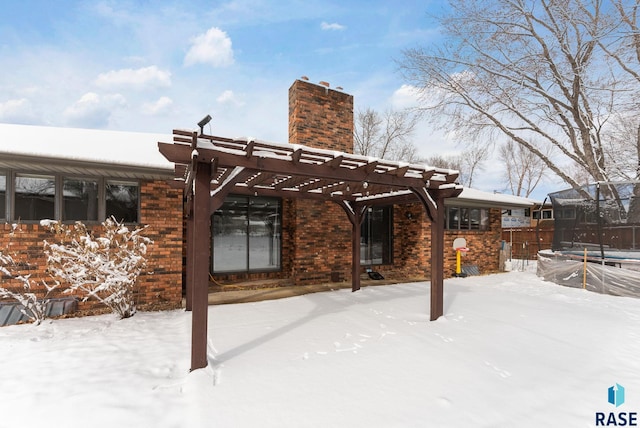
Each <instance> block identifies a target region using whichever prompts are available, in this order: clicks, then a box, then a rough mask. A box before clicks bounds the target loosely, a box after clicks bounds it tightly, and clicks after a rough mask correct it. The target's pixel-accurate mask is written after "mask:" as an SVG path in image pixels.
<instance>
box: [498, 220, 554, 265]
mask: <svg viewBox="0 0 640 428" xmlns="http://www.w3.org/2000/svg"><path fill="white" fill-rule="evenodd" d="M502 240H503V241H506V242H508V243H511V258H512V259H519V260H535V259H536V258H537V254H538V251H540V250H545V249H549V248H551V244H552V242H553V229H536V228H535V227H529V228H518V229H503V230H502Z"/></svg>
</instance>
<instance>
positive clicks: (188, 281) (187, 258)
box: [184, 213, 195, 311]
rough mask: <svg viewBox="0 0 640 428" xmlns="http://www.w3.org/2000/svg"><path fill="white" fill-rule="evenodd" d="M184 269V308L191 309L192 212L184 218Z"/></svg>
mask: <svg viewBox="0 0 640 428" xmlns="http://www.w3.org/2000/svg"><path fill="white" fill-rule="evenodd" d="M185 223H186V235H187V236H186V245H185V247H186V255H185V261H186V263H185V264H186V266H185V267H186V269H185V271H186V272H185V278H184V280H185V285H186V291H187V305H186V310H187V311H191V310H192V309H193V278H194V275H193V273H194V272H193V271H194V269H195V267H194V257H193V254H194V251H193V213H191V214H190V215H189V216H188V217H187V218H186V219H185Z"/></svg>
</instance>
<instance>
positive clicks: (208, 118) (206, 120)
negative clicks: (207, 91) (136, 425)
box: [198, 115, 211, 135]
mask: <svg viewBox="0 0 640 428" xmlns="http://www.w3.org/2000/svg"><path fill="white" fill-rule="evenodd" d="M209 122H211V116H210V115H206V116H205V117H203V118H202V120H201V121H200V122H198V126H199V127H200V135H202V134H204V126H205V125H206V124H207V123H209Z"/></svg>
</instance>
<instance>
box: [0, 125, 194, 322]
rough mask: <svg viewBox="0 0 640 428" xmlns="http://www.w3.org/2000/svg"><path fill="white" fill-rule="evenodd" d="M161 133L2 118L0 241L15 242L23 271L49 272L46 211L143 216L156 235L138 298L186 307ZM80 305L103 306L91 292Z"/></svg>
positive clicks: (178, 219) (175, 196)
mask: <svg viewBox="0 0 640 428" xmlns="http://www.w3.org/2000/svg"><path fill="white" fill-rule="evenodd" d="M161 138H164V136H161V135H153V134H141V133H126V132H113V131H94V130H84V129H68V128H53V127H40V126H24V125H7V124H0V219H1V220H2V223H4V224H2V225H0V230H2V233H0V249H2V250H3V251H5V250H6V249H7V247H8V246H9V249H10V251H11V252H12V253H14V252H17V257H15V258H16V259H17V261H18V262H20V263H23V265H22V267H23V268H24V271H23V272H22V273H23V274H26V273H28V274H30V275H31V278H32V279H33V280H34V283H36V284H39V283H40V281H41V280H48V279H50V278H49V277H48V275H47V274H46V272H45V265H46V260H45V258H44V254H43V240H45V239H47V240H49V241H51V240H52V238H53V236H52V234H51V233H50V232H49V231H48V230H47V229H46V228H45V227H42V226H40V220H41V219H56V220H61V221H63V222H67V223H73V222H74V221H76V220H79V221H82V222H83V223H85V224H86V225H87V226H89V228H90V229H92V230H96V229H98V228H99V227H100V222H101V221H103V220H104V219H105V218H107V217H109V216H112V215H113V216H115V217H116V218H117V219H118V220H124V221H126V222H127V223H132V224H145V225H148V226H149V227H148V229H147V231H146V232H145V234H146V236H148V237H149V238H151V239H152V240H153V241H154V243H153V244H152V245H150V246H149V252H148V254H147V256H148V269H149V271H150V272H151V273H149V274H145V275H142V276H141V277H140V278H139V283H140V287H139V290H140V291H139V293H138V296H137V299H138V306H139V307H140V308H141V309H154V308H177V307H180V305H181V302H182V289H181V288H182V287H181V281H182V204H181V200H180V195H179V193H178V192H176V191H175V190H174V189H171V188H170V187H169V185H168V183H167V180H168V179H169V178H170V177H172V174H173V170H172V169H171V165H169V164H168V163H167V162H166V161H164V159H163V158H162V156H160V155H159V154H158V153H157V141H158V139H161ZM14 228H15V231H14V233H13V234H11V233H10V232H11V231H12V230H13V229H14ZM11 235H13V236H11ZM3 285H5V286H7V285H6V284H3ZM14 285H17V286H19V284H14ZM39 291H40V292H44V289H43V288H41V289H40V290H39ZM65 296H66V295H65ZM53 297H58V296H53ZM79 309H80V310H81V311H100V310H101V308H100V307H99V306H98V305H97V304H96V303H95V302H94V301H93V300H89V301H88V302H86V303H80V305H79ZM102 309H103V308H102Z"/></svg>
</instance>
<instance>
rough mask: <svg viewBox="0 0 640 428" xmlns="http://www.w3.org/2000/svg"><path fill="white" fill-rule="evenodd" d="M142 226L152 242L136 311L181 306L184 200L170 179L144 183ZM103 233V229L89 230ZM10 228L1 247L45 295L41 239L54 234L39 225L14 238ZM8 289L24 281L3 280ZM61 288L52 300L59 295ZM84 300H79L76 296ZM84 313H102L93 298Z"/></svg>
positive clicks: (0, 231)
mask: <svg viewBox="0 0 640 428" xmlns="http://www.w3.org/2000/svg"><path fill="white" fill-rule="evenodd" d="M140 200H141V210H140V219H141V223H142V224H144V225H148V226H149V227H148V228H147V229H146V232H145V236H147V237H149V238H151V239H152V240H153V241H154V243H153V244H151V245H149V246H148V252H147V270H148V271H149V273H147V274H143V275H141V276H140V277H139V278H138V285H139V291H138V296H137V299H138V307H139V308H140V309H142V310H144V309H155V308H158V309H165V308H177V307H180V305H181V302H182V291H181V290H182V197H181V193H180V192H179V191H176V190H173V189H171V188H169V186H168V184H167V182H166V181H143V182H141V185H140ZM89 228H90V229H91V230H94V231H96V234H98V235H100V234H101V230H102V227H101V225H91V226H89ZM11 230H12V225H10V224H4V225H1V226H0V249H2V251H5V249H6V248H7V246H9V253H10V254H12V255H13V254H16V253H17V254H16V255H15V256H14V260H15V261H17V262H20V263H24V264H23V268H24V270H23V271H22V272H23V273H29V274H31V278H32V279H33V281H32V284H33V285H37V287H36V288H35V292H36V294H40V295H42V294H44V292H45V289H44V286H42V285H41V281H42V280H45V281H51V279H50V277H49V276H48V275H47V273H46V271H45V270H46V259H45V257H44V252H43V241H44V240H49V241H52V240H53V238H54V235H53V234H52V233H51V232H49V230H48V229H47V228H45V227H42V226H40V225H39V224H18V225H17V228H16V230H15V233H13V236H11ZM2 286H3V287H5V288H15V287H21V283H19V282H16V281H7V279H6V278H3V279H2ZM61 291H62V288H59V289H58V290H56V291H55V293H56V294H54V295H51V296H50V297H60V296H69V294H60V292H61ZM78 297H81V296H78ZM79 308H80V310H81V311H89V310H97V311H101V310H102V309H104V308H103V307H102V305H100V304H99V303H97V302H96V301H95V300H94V299H90V300H89V301H87V302H86V303H81V304H80V305H79Z"/></svg>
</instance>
